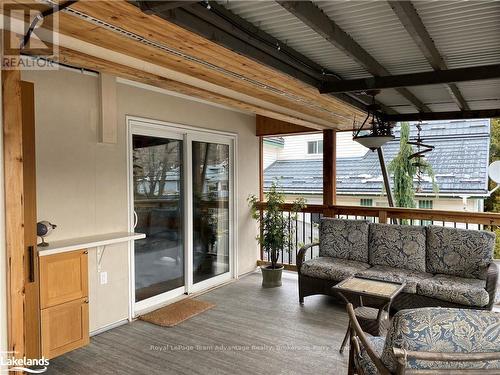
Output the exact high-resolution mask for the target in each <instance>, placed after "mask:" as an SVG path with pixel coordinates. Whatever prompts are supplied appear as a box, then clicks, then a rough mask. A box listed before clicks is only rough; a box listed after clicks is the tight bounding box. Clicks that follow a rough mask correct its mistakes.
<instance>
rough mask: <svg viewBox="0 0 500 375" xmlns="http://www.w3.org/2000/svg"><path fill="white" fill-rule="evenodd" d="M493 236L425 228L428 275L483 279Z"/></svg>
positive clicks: (458, 230)
mask: <svg viewBox="0 0 500 375" xmlns="http://www.w3.org/2000/svg"><path fill="white" fill-rule="evenodd" d="M494 247H495V234H494V233H490V232H486V231H478V230H467V229H456V228H446V227H437V226H433V225H431V226H429V227H427V272H431V273H443V274H447V275H455V276H460V277H470V278H474V279H483V280H486V270H487V267H488V264H490V263H491V259H492V256H493V249H494Z"/></svg>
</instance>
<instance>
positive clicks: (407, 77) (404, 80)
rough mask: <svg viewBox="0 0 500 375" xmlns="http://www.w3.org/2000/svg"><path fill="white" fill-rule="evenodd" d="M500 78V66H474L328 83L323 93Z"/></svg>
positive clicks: (323, 87) (322, 90) (321, 90)
mask: <svg viewBox="0 0 500 375" xmlns="http://www.w3.org/2000/svg"><path fill="white" fill-rule="evenodd" d="M495 78H500V64H496V65H484V66H474V67H471V68H458V69H448V70H435V71H433V72H422V73H411V74H399V75H394V76H384V77H371V78H361V79H350V80H345V81H337V82H326V83H325V84H324V85H323V86H322V87H321V88H320V92H321V93H328V92H332V93H340V92H351V91H366V90H382V89H391V88H397V87H411V86H425V85H437V84H442V83H452V82H467V81H479V80H485V79H495Z"/></svg>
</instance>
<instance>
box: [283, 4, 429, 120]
mask: <svg viewBox="0 0 500 375" xmlns="http://www.w3.org/2000/svg"><path fill="white" fill-rule="evenodd" d="M278 3H279V4H281V5H282V6H283V7H284V8H285V9H287V10H288V11H289V12H290V13H292V14H293V15H295V16H296V17H297V18H299V19H300V20H301V21H302V22H304V23H305V24H306V25H308V26H309V27H310V28H311V29H313V30H314V31H315V32H316V33H318V34H319V35H321V36H322V37H323V38H325V39H326V40H327V41H328V42H330V43H331V44H332V45H333V46H335V47H336V48H338V49H340V50H341V51H343V52H344V53H346V54H347V55H349V56H350V57H352V58H353V59H354V60H355V61H356V62H357V63H358V64H359V65H361V66H362V67H363V68H365V69H366V70H367V71H368V72H369V73H370V74H372V75H374V76H387V75H390V73H389V71H388V70H387V69H385V68H384V67H383V66H382V65H381V64H380V63H379V62H378V61H377V60H376V59H375V58H374V57H373V56H371V55H370V54H369V53H368V52H367V51H366V50H365V49H363V48H362V47H361V46H360V45H359V44H358V43H357V42H356V41H355V40H354V39H353V38H352V37H351V36H350V35H349V34H347V33H346V32H345V31H344V30H343V29H342V28H340V27H339V26H338V25H337V24H336V23H335V22H334V21H333V20H331V19H330V18H329V17H328V16H327V15H326V14H325V13H323V12H322V11H321V10H320V9H319V8H318V7H317V6H316V5H314V4H313V3H312V2H310V1H278ZM397 91H398V92H399V94H401V95H402V96H403V97H404V98H406V100H408V101H409V102H410V103H412V104H413V105H414V106H415V107H416V108H417V109H418V110H419V111H422V112H430V108H429V107H427V106H426V105H425V104H424V103H422V102H421V101H420V100H419V99H418V98H417V97H416V96H415V95H413V94H412V93H411V92H410V91H409V90H407V89H405V88H398V89H397Z"/></svg>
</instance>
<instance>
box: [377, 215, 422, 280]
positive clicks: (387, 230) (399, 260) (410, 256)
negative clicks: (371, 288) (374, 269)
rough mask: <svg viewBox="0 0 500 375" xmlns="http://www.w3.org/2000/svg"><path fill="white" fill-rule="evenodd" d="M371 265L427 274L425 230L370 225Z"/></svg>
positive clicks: (400, 226) (399, 226)
mask: <svg viewBox="0 0 500 375" xmlns="http://www.w3.org/2000/svg"><path fill="white" fill-rule="evenodd" d="M369 254H370V262H369V263H370V264H372V265H380V266H389V267H396V268H404V269H407V270H414V271H421V272H425V228H423V227H413V226H408V225H391V224H370V241H369Z"/></svg>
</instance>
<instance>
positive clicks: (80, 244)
mask: <svg viewBox="0 0 500 375" xmlns="http://www.w3.org/2000/svg"><path fill="white" fill-rule="evenodd" d="M142 238H146V235H145V234H143V233H130V232H117V233H107V234H98V235H95V236H88V237H79V238H70V239H67V240H60V241H50V238H48V241H47V242H48V243H49V246H45V247H42V246H38V247H37V249H38V255H39V256H46V255H52V254H58V253H64V252H66V251H73V250H80V249H88V248H91V247H97V246H105V245H111V244H114V243H120V242H128V241H134V240H139V239H142Z"/></svg>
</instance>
